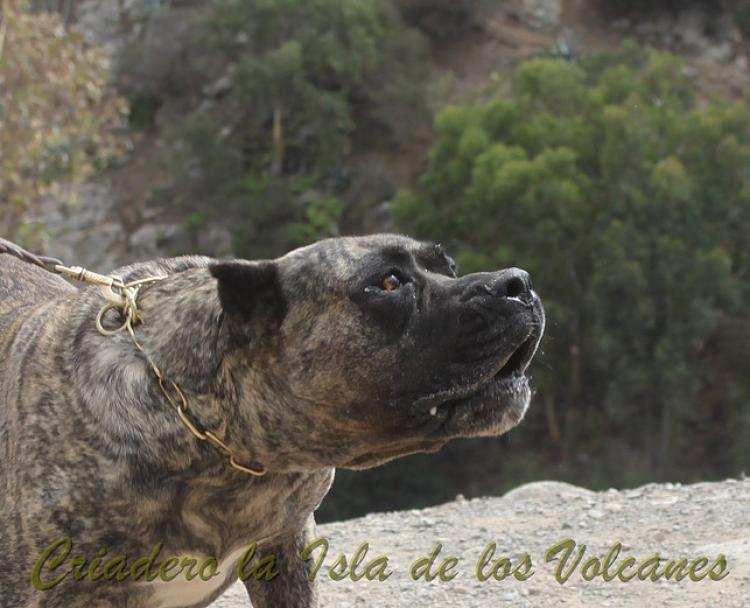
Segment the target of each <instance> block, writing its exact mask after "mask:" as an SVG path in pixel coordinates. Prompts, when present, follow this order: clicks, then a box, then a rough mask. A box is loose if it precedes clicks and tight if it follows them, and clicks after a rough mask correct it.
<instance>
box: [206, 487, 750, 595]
mask: <svg viewBox="0 0 750 608" xmlns="http://www.w3.org/2000/svg"><path fill="white" fill-rule="evenodd" d="M318 533H319V535H320V536H322V537H325V538H326V539H328V541H329V550H328V554H327V555H326V557H325V559H324V560H323V565H322V567H321V568H320V570H319V572H318V580H319V581H320V593H321V602H320V603H321V607H323V608H344V607H346V608H351V607H358V606H363V607H365V606H368V607H369V606H372V607H378V608H396V607H399V608H400V607H403V608H407V607H409V608H412V607H415V606H420V607H431V606H441V607H442V606H456V607H466V608H469V607H472V608H474V607H477V608H479V607H483V608H484V607H486V606H506V605H507V606H514V607H527V606H528V607H536V608H545V607H552V606H560V605H562V606H571V607H594V606H596V607H597V608H599V607H606V606H612V607H617V608H622V607H625V608H628V607H633V608H642V607H644V606H659V607H660V608H661V607H664V608H666V607H679V608H686V607H699V606H700V607H703V606H722V608H734V607H736V608H744V607H747V606H750V479H744V480H734V479H729V480H726V481H724V482H717V483H699V484H695V485H687V486H681V485H679V484H663V485H658V484H650V485H647V486H644V487H641V488H637V489H632V490H623V491H619V490H615V489H611V490H608V491H606V492H591V491H589V490H585V489H582V488H577V487H575V486H571V485H568V484H564V483H558V482H538V483H533V484H528V485H525V486H522V487H520V488H517V489H515V490H513V491H511V492H509V493H508V494H506V495H505V496H503V497H501V498H481V499H475V500H457V501H455V502H452V503H448V504H445V505H441V506H438V507H433V508H429V509H424V510H413V511H404V512H397V513H381V514H372V515H368V516H366V517H363V518H359V519H354V520H350V521H344V522H337V523H333V524H326V525H322V526H319V529H318ZM566 539H571V540H570V541H569V542H574V543H576V546H575V548H574V549H573V550H572V553H571V557H570V558H569V559H568V560H567V562H565V564H564V572H567V571H568V570H569V569H570V567H571V565H572V564H573V562H574V561H575V560H576V558H577V557H578V552H579V551H580V550H581V547H582V546H583V545H585V552H584V554H583V556H582V559H581V560H580V562H579V563H578V565H577V567H575V568H574V569H573V571H572V573H570V577H569V578H568V579H567V581H566V582H565V583H564V584H561V583H560V582H558V581H557V580H556V576H555V569H556V568H557V567H558V566H560V565H561V563H560V562H561V561H562V560H561V559H556V558H553V556H549V557H551V558H553V559H552V560H551V561H549V562H547V561H546V560H545V553H546V552H548V551H549V550H550V548H551V547H554V546H555V545H557V544H558V543H561V542H562V541H565V540H566ZM363 542H368V543H369V550H368V551H367V553H366V555H365V556H364V560H363V561H362V562H361V563H360V565H359V566H358V567H356V568H355V569H354V572H355V575H359V574H361V573H363V572H364V571H365V569H366V566H367V564H368V562H369V563H371V564H372V565H371V569H370V572H371V574H373V575H374V574H376V573H377V572H378V569H379V568H378V563H377V562H375V560H376V558H377V557H378V556H380V555H384V556H386V557H387V558H388V562H387V566H386V567H387V570H386V571H387V572H391V573H392V574H391V575H390V576H389V577H388V578H387V579H386V580H385V581H382V582H381V581H378V580H373V581H368V580H366V578H363V579H362V580H359V581H356V582H355V581H352V580H351V578H349V577H347V578H345V579H344V580H343V581H334V580H333V579H332V578H331V577H330V575H329V571H328V567H329V566H332V565H333V563H334V561H335V560H336V559H337V558H338V556H339V554H341V553H343V554H345V555H346V556H347V560H349V562H351V560H352V557H353V555H354V553H355V552H356V550H357V548H358V547H359V545H360V544H361V543H363ZM493 542H494V543H496V550H495V553H494V556H493V557H492V558H491V559H490V560H489V561H486V565H485V566H484V567H482V568H481V574H482V575H489V578H488V580H485V581H480V580H479V579H478V577H477V564H478V562H479V561H480V557H481V556H482V554H483V552H484V551H485V550H486V548H487V545H488V544H489V543H493ZM436 543H441V544H442V549H441V551H440V553H439V554H438V555H437V557H436V559H435V560H434V561H433V565H432V567H431V573H436V572H438V571H439V569H440V565H441V563H443V568H444V572H445V575H446V577H450V576H451V575H452V574H455V577H454V578H452V579H451V580H449V581H445V582H443V581H440V579H439V577H438V578H436V579H435V580H433V581H431V582H425V580H424V579H423V578H420V579H418V580H413V579H412V578H411V576H410V568H411V566H412V564H413V563H414V562H415V560H417V559H419V558H420V557H422V556H429V554H430V553H431V552H432V551H433V549H434V547H435V545H436ZM615 543H621V545H622V548H621V551H620V554H619V555H618V556H617V557H616V558H615V559H614V560H611V565H610V566H609V568H608V569H607V574H612V575H615V574H616V573H617V571H618V569H620V570H621V573H622V575H623V576H624V577H627V576H628V575H629V574H632V573H633V572H636V569H637V568H639V567H641V568H642V572H643V574H644V575H645V576H646V577H647V578H648V576H650V574H651V573H653V571H654V568H653V563H654V562H653V560H652V562H651V565H649V564H645V565H643V562H644V561H646V560H647V559H648V558H649V557H651V556H653V555H658V556H659V557H661V558H663V559H665V560H666V559H672V560H680V559H682V558H686V559H687V560H688V562H687V566H686V567H685V568H684V569H683V570H682V572H683V573H685V574H687V572H688V568H689V567H690V566H691V565H692V566H693V568H694V570H693V572H694V576H695V578H700V577H701V576H702V577H703V578H702V580H700V581H698V582H694V581H692V580H690V577H689V576H686V577H685V578H683V579H682V580H680V581H677V580H675V578H676V576H677V575H678V574H679V573H680V570H679V569H678V570H677V571H675V572H674V574H673V576H672V580H665V579H664V577H663V576H662V577H661V578H659V580H657V581H652V580H645V581H641V580H639V579H638V577H637V576H636V577H635V578H634V579H633V580H630V581H629V582H621V581H620V580H618V579H617V578H615V580H613V581H605V580H603V578H602V575H601V570H600V574H599V575H598V576H593V575H596V571H597V566H598V565H599V566H600V567H601V561H603V558H604V557H605V556H606V554H607V553H608V552H609V551H610V549H611V547H612V546H613V545H614V544H615ZM563 552H564V550H561V552H560V554H558V556H559V555H561V554H562V553H563ZM320 554H321V551H320V550H318V551H316V552H315V554H314V555H316V556H319V555H320ZM524 554H527V555H528V557H527V558H526V559H525V560H524ZM613 555H614V554H613ZM503 556H507V557H508V558H510V569H511V572H510V574H509V575H508V576H507V577H506V578H505V579H504V580H500V581H497V580H495V579H494V578H493V576H492V571H493V568H494V566H495V564H497V562H498V560H500V559H501V558H502V557H503ZM596 556H598V557H599V560H591V562H590V563H589V565H588V566H586V568H587V570H586V573H587V574H588V575H589V577H590V578H591V577H592V576H593V580H590V581H589V580H584V579H583V578H582V575H581V572H582V570H583V568H584V566H585V564H586V562H587V561H588V560H589V558H590V557H596ZM631 556H632V557H633V558H634V559H635V566H632V567H629V565H628V564H625V566H624V567H623V564H624V562H625V561H626V560H627V559H628V558H629V557H631ZM722 556H724V558H725V560H724V561H723V562H722V559H721V558H722ZM450 557H455V558H457V559H458V562H457V563H455V562H443V560H444V559H448V558H450ZM701 557H705V558H707V560H708V562H707V564H705V563H703V562H697V561H696V560H698V559H699V558H701ZM373 562H374V564H373ZM506 563H507V562H500V563H499V564H497V571H498V573H499V575H501V574H502V573H503V572H504V567H505V564H506ZM631 563H632V561H631ZM451 564H454V565H453V566H452V567H451ZM666 564H667V562H666V561H661V562H659V566H658V569H657V570H656V574H657V575H658V574H659V572H660V571H662V572H663V570H664V566H665V565H666ZM380 565H381V566H382V561H381V562H380ZM529 566H530V567H529ZM677 566H679V564H677ZM709 570H711V572H712V574H713V575H714V577H716V578H720V580H711V578H710V577H709V576H708V574H709ZM514 572H515V573H516V574H517V575H518V576H519V577H520V578H525V579H526V580H517V579H516V578H515V577H514ZM561 575H562V573H561ZM248 605H249V604H248V600H247V596H246V594H245V591H244V588H243V587H242V586H241V585H239V584H238V585H235V586H234V587H232V588H231V589H230V590H229V591H228V592H227V593H226V594H225V595H224V596H223V597H222V598H220V599H219V600H218V601H217V602H216V603H215V604H214V605H213V608H239V607H247V606H248Z"/></svg>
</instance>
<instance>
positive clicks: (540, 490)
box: [503, 481, 593, 501]
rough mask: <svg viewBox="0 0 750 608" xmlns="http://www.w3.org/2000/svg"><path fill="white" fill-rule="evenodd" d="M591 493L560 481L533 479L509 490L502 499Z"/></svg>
mask: <svg viewBox="0 0 750 608" xmlns="http://www.w3.org/2000/svg"><path fill="white" fill-rule="evenodd" d="M591 495H593V492H592V491H591V490H586V489H585V488H579V487H578V486H574V485H572V484H569V483H565V482H562V481H535V482H533V483H527V484H525V485H522V486H520V487H518V488H515V489H514V490H511V491H510V492H507V493H506V494H505V495H504V496H503V499H505V500H509V501H511V500H512V501H521V500H549V499H551V498H552V499H562V500H567V499H570V498H580V497H588V496H591Z"/></svg>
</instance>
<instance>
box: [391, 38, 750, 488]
mask: <svg viewBox="0 0 750 608" xmlns="http://www.w3.org/2000/svg"><path fill="white" fill-rule="evenodd" d="M747 101H748V100H743V101H741V102H737V103H733V104H730V103H727V102H715V103H713V104H711V105H710V107H708V108H706V109H700V108H698V107H697V106H696V102H695V100H694V99H693V97H692V95H691V92H690V87H689V84H688V83H687V82H686V81H685V79H684V77H683V76H682V75H681V72H680V65H679V63H678V62H677V61H676V60H675V59H674V58H673V57H671V56H668V55H664V54H659V53H656V52H645V51H638V50H635V49H632V48H630V49H629V50H626V51H625V52H623V53H621V54H619V53H618V54H608V55H593V56H590V57H587V58H584V60H583V61H582V63H581V65H580V66H576V65H572V64H570V63H565V62H564V61H560V60H552V59H538V60H532V61H529V62H527V63H525V64H522V65H521V66H520V67H519V68H518V69H517V71H516V72H515V74H514V77H513V84H512V92H511V94H510V95H509V96H508V97H507V98H501V99H496V100H493V101H490V102H487V103H483V104H477V105H472V106H463V107H451V108H448V109H446V110H445V111H444V112H443V113H442V114H441V115H440V116H439V117H438V119H437V125H436V128H437V132H438V140H437V143H436V144H435V146H434V148H433V149H432V151H431V154H430V157H429V162H428V166H427V169H426V171H425V173H424V175H423V176H422V178H421V181H420V188H419V190H418V191H417V192H406V193H402V194H401V195H400V196H399V197H398V199H397V201H396V204H395V212H396V216H397V220H398V221H399V223H400V224H401V225H402V226H403V227H404V228H406V229H409V230H412V231H415V232H416V233H418V234H420V235H429V236H430V237H431V238H442V239H443V240H444V241H446V242H452V243H453V244H454V247H455V248H456V249H457V250H458V251H459V252H460V255H459V262H460V263H461V264H462V265H463V267H464V269H465V270H477V269H479V268H487V267H493V266H494V267H501V266H507V265H519V266H524V267H527V268H528V269H529V270H530V271H531V272H532V274H533V276H534V278H535V284H536V285H537V287H538V290H539V291H540V292H541V295H542V297H543V299H544V301H545V303H546V306H547V311H548V316H549V319H550V325H549V330H548V336H547V339H546V340H545V345H544V356H543V361H542V365H540V366H539V367H538V368H537V372H536V377H537V384H538V385H539V386H540V387H541V390H540V395H539V396H538V401H540V402H541V403H542V405H543V406H544V411H545V412H546V421H547V424H546V429H545V430H544V433H545V435H546V438H547V440H548V441H547V445H549V444H552V445H555V446H556V447H557V453H558V454H562V456H563V458H566V457H569V456H571V455H572V452H573V451H574V449H575V451H577V452H578V451H582V452H588V453H591V452H593V453H595V454H596V455H597V456H598V457H602V458H606V456H607V453H608V450H610V449H612V448H613V445H614V444H616V440H612V441H611V442H610V443H607V442H606V441H607V440H606V439H605V438H617V437H620V438H622V443H623V444H624V445H623V446H620V447H622V448H623V449H624V450H626V452H627V453H628V454H629V455H631V456H632V457H633V459H632V460H631V461H630V462H627V463H623V462H622V459H621V458H613V459H611V461H610V462H609V464H608V465H605V466H609V467H610V468H611V469H612V470H611V471H610V475H611V478H612V479H616V480H623V479H626V478H627V475H631V474H632V475H636V476H638V475H640V476H641V478H642V477H643V476H644V475H646V471H647V470H648V471H649V474H648V475H649V476H651V477H653V473H654V472H656V475H657V476H658V475H662V476H663V475H667V474H675V472H676V471H682V472H683V473H684V472H685V471H686V470H688V466H684V467H683V465H689V466H690V467H693V468H694V470H695V471H696V474H701V473H706V469H708V468H709V466H708V464H707V463H708V462H710V463H716V462H718V461H719V460H720V458H717V457H716V454H717V453H719V452H721V454H723V455H724V456H726V457H727V458H730V457H729V456H728V454H729V453H730V452H731V450H732V442H733V440H734V441H735V443H736V442H737V441H739V439H738V438H739V437H740V436H741V435H742V433H744V435H745V436H747V433H748V430H747V427H746V425H747V416H748V414H747V412H748V411H749V410H750V393H749V392H748V390H747V388H748V387H747V386H746V385H745V386H743V382H746V381H745V380H744V375H745V373H746V371H745V372H743V371H742V370H741V369H739V368H738V367H737V366H734V368H732V366H731V365H730V369H729V370H728V374H725V375H724V376H723V380H722V382H724V384H725V385H727V386H729V387H731V390H729V391H728V392H729V393H731V394H732V397H731V398H727V399H726V400H724V399H722V398H721V397H718V398H717V396H711V395H707V392H706V390H705V389H706V386H707V383H708V378H709V377H710V376H711V373H712V372H711V371H710V370H714V371H715V369H716V363H715V360H714V358H713V357H712V354H713V353H715V352H716V351H715V350H712V349H715V345H716V342H715V340H714V339H713V338H714V337H715V336H717V335H718V334H719V333H721V330H722V328H723V327H725V326H726V325H727V324H730V323H740V324H741V325H742V326H743V327H747V325H748V324H749V323H750V320H749V319H748V312H749V310H748V278H750V277H749V276H748V271H749V265H748V253H749V252H750V248H748V246H747V235H748V234H750V201H749V200H748V189H749V188H750V162H748V161H750V156H749V155H750V110H748V105H747ZM723 347H724V346H722V348H723ZM724 393H726V391H725V392H724ZM724 393H722V394H724ZM706 397H708V399H711V407H715V408H716V411H720V412H724V414H725V415H723V417H722V416H719V420H718V422H716V413H715V412H714V413H713V414H711V415H712V416H713V418H712V419H713V420H714V422H715V423H716V424H720V425H721V426H720V432H718V433H714V437H713V438H712V440H711V441H710V442H708V444H707V443H706V442H705V441H703V440H702V439H703V438H704V437H705V436H706V434H705V433H702V432H701V425H702V424H704V423H705V422H706V419H705V417H706V415H707V414H706V408H705V407H704V404H703V399H705V398H706ZM742 425H745V428H744V430H743V431H740V430H739V429H740V428H741V426H742ZM603 430H604V432H602V431H603ZM550 440H551V441H550ZM697 446H703V451H701V449H697ZM617 449H618V446H616V445H614V450H617ZM712 450H716V452H715V453H712ZM611 453H614V452H611ZM618 453H622V452H618ZM745 453H746V450H745ZM687 454H689V456H688V455H687ZM707 456H708V458H706V457H707ZM623 465H624V466H625V467H626V468H628V467H629V468H630V469H631V471H629V472H623V470H622V468H623ZM704 465H706V466H704ZM732 466H733V468H734V469H735V471H737V470H739V469H740V468H741V466H742V465H741V463H740V462H737V461H734V464H733V465H732ZM710 472H711V471H710V470H709V471H708V473H709V474H710ZM725 474H726V473H725Z"/></svg>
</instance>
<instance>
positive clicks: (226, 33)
mask: <svg viewBox="0 0 750 608" xmlns="http://www.w3.org/2000/svg"><path fill="white" fill-rule="evenodd" d="M204 32H205V34H206V39H207V41H208V46H209V48H211V49H214V50H215V51H218V52H219V54H220V55H221V56H222V57H223V58H224V61H225V62H227V63H228V72H230V73H231V79H232V82H233V90H232V93H231V95H230V101H229V104H230V105H231V119H230V120H229V121H227V119H226V112H225V113H224V116H221V117H219V116H218V115H217V116H212V115H211V114H210V113H209V114H208V115H207V114H206V112H205V110H204V109H203V108H202V109H201V110H199V111H198V112H196V113H195V114H194V115H193V116H192V117H191V118H189V119H188V122H187V127H185V126H182V125H180V126H179V128H178V129H177V132H176V135H177V139H178V140H179V141H180V143H181V147H180V148H179V154H178V155H177V160H176V170H175V172H176V173H179V174H180V177H179V178H178V180H177V181H178V182H179V186H180V187H181V191H182V192H183V193H184V194H185V196H184V197H183V198H184V199H185V200H187V201H190V204H195V201H199V202H198V204H199V205H200V206H202V207H203V208H208V209H209V210H210V209H211V208H212V207H213V209H214V210H215V211H216V212H221V213H227V212H230V215H232V216H233V217H238V216H239V217H242V218H244V220H245V221H244V222H242V223H241V225H236V229H237V235H238V252H240V253H243V254H246V255H269V254H272V253H277V252H278V251H280V250H282V249H284V248H285V247H288V246H292V245H296V244H299V241H300V239H302V240H306V239H314V238H316V237H317V238H319V237H321V236H328V235H330V234H331V233H332V232H335V229H336V220H337V219H338V217H337V216H338V215H340V214H341V211H342V209H343V204H342V202H341V200H340V198H341V193H342V190H343V186H344V185H345V178H346V172H347V170H346V160H347V158H348V155H349V153H350V152H351V149H352V141H353V140H354V139H355V138H356V139H358V140H360V141H362V142H364V141H366V140H367V138H369V137H377V138H379V140H380V141H381V142H382V141H391V142H393V145H398V143H399V142H400V141H401V138H402V137H403V136H404V132H406V131H408V129H404V124H409V117H410V116H418V115H419V114H420V113H424V108H425V100H424V86H423V85H424V82H425V78H426V77H427V75H428V74H427V65H428V64H427V61H426V59H427V56H426V44H425V43H424V41H423V39H422V37H421V36H420V34H419V33H418V32H416V31H415V30H412V29H411V28H409V27H407V26H406V25H405V24H404V23H403V21H402V20H401V17H400V15H399V13H398V11H397V10H396V9H395V8H394V6H393V4H392V3H391V1H390V0H377V1H375V2H372V1H370V0H304V1H303V0H260V1H258V2H245V1H242V0H219V1H218V2H216V3H215V5H214V10H213V14H212V15H211V17H210V18H208V19H207V20H206V22H205V28H204ZM223 108H224V110H226V109H227V108H226V105H225V106H223ZM220 118H221V121H223V122H220V120H219V119H220ZM227 123H228V124H227ZM186 165H188V166H191V167H194V169H195V170H194V171H193V172H192V174H191V177H189V178H188V179H187V180H185V179H184V178H183V175H184V173H185V172H184V170H183V169H184V167H185V166H186ZM196 191H199V192H202V193H205V197H196V196H195V194H194V193H195V192H196ZM213 201H219V203H218V204H217V205H212V204H211V203H212V202H213ZM323 216H324V217H325V219H323ZM287 228H289V229H287Z"/></svg>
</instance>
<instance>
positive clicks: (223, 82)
mask: <svg viewBox="0 0 750 608" xmlns="http://www.w3.org/2000/svg"><path fill="white" fill-rule="evenodd" d="M232 86H233V83H232V79H231V78H230V77H229V76H222V77H221V78H219V79H218V80H216V81H214V82H212V83H211V84H208V85H206V86H205V87H203V94H204V95H205V96H206V97H214V98H216V97H223V96H224V95H226V94H227V93H229V91H231V90H232Z"/></svg>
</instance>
